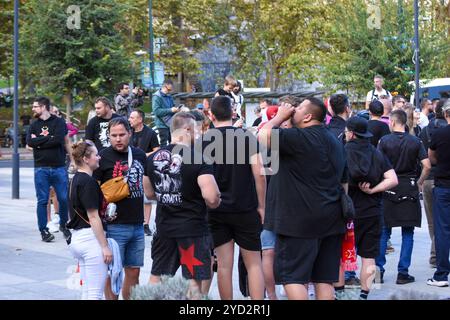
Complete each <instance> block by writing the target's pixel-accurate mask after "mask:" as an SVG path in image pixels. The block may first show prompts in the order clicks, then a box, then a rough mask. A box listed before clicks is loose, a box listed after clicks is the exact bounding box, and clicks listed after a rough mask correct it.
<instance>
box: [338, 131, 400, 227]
mask: <svg viewBox="0 0 450 320" xmlns="http://www.w3.org/2000/svg"><path fill="white" fill-rule="evenodd" d="M345 151H346V152H347V165H348V172H349V189H348V194H349V195H350V197H351V198H352V200H353V203H354V205H355V210H356V218H357V219H358V218H369V217H374V216H378V215H381V214H382V210H381V209H382V193H381V192H379V193H375V194H371V195H370V194H367V193H365V192H363V191H361V189H359V187H358V183H360V182H369V183H370V187H371V188H373V187H375V186H376V185H377V184H379V183H380V182H381V181H382V180H383V175H384V173H385V172H386V171H389V170H390V169H392V165H391V164H390V162H389V160H387V158H386V157H385V156H383V154H382V153H381V152H380V151H378V150H377V149H375V147H374V146H373V145H372V144H371V143H370V141H369V139H354V140H351V141H349V142H347V143H346V145H345Z"/></svg>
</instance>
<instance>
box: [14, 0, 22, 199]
mask: <svg viewBox="0 0 450 320" xmlns="http://www.w3.org/2000/svg"><path fill="white" fill-rule="evenodd" d="M18 133H19V0H14V153H13V156H12V169H13V170H12V171H13V172H12V198H13V199H19V165H20V160H19V134H18Z"/></svg>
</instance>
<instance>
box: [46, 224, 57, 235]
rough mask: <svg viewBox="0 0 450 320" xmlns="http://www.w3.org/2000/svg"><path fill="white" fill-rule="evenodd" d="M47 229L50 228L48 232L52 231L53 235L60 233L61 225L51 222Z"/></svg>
mask: <svg viewBox="0 0 450 320" xmlns="http://www.w3.org/2000/svg"><path fill="white" fill-rule="evenodd" d="M47 228H48V231H50V232H51V233H55V232H58V231H59V225H58V224H54V223H53V222H51V221H50V222H49V223H47Z"/></svg>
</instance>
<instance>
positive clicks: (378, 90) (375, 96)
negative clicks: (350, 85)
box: [366, 75, 392, 109]
mask: <svg viewBox="0 0 450 320" xmlns="http://www.w3.org/2000/svg"><path fill="white" fill-rule="evenodd" d="M373 83H374V86H375V88H374V89H373V90H371V91H369V92H368V93H367V97H366V109H369V104H370V103H371V102H372V101H373V100H380V99H381V98H382V97H383V96H387V97H388V98H389V99H392V95H391V93H390V92H389V91H387V90H386V89H383V83H384V78H383V77H382V76H380V75H376V76H375V77H374V78H373Z"/></svg>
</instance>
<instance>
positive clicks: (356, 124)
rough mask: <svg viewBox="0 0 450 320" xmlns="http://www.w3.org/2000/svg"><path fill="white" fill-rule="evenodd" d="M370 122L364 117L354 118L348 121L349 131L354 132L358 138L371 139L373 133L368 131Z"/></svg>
mask: <svg viewBox="0 0 450 320" xmlns="http://www.w3.org/2000/svg"><path fill="white" fill-rule="evenodd" d="M368 123H369V122H368V121H367V120H366V119H364V118H363V117H358V116H353V117H351V118H350V119H348V120H347V124H346V127H347V130H349V131H352V132H353V133H354V134H356V135H357V136H358V137H362V138H370V137H372V136H373V135H372V133H370V132H369V131H368V130H367V126H368Z"/></svg>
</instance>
